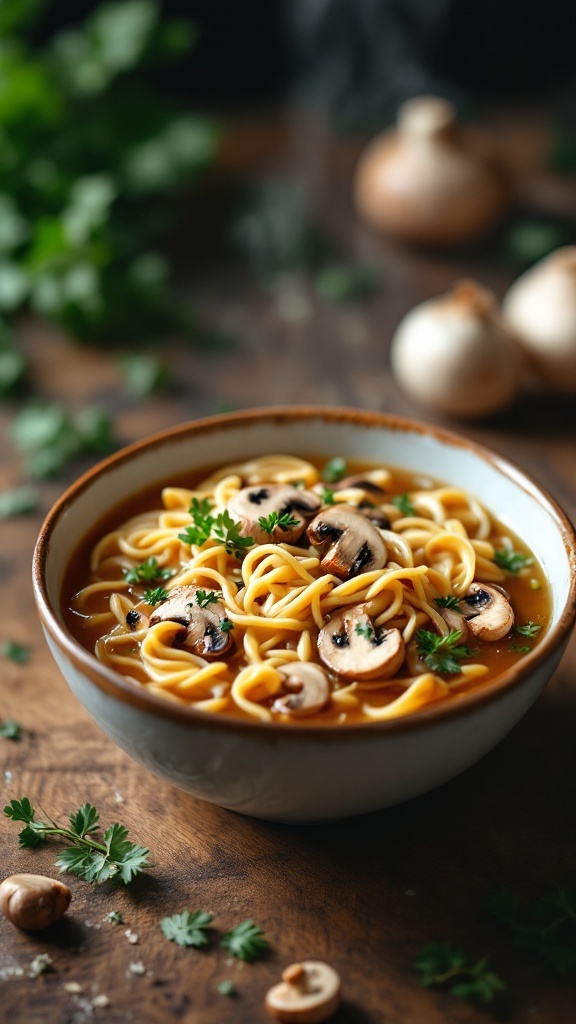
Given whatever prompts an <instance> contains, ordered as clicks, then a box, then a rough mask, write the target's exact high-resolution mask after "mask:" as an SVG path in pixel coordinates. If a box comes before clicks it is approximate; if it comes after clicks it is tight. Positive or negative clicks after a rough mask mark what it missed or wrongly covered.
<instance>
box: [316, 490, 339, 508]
mask: <svg viewBox="0 0 576 1024" xmlns="http://www.w3.org/2000/svg"><path fill="white" fill-rule="evenodd" d="M320 497H321V499H322V504H323V505H335V504H336V499H335V497H334V491H333V490H332V488H331V487H323V488H322V493H321V495H320Z"/></svg>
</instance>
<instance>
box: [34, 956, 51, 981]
mask: <svg viewBox="0 0 576 1024" xmlns="http://www.w3.org/2000/svg"><path fill="white" fill-rule="evenodd" d="M53 970H54V967H53V961H52V957H51V956H48V953H39V954H38V956H36V957H34V959H33V961H32V963H31V964H30V977H31V978H37V977H38V976H39V975H40V974H48V973H49V971H53Z"/></svg>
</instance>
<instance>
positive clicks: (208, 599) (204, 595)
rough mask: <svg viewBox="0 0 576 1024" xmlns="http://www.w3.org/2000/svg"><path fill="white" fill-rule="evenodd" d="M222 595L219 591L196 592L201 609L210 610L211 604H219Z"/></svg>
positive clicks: (197, 602)
mask: <svg viewBox="0 0 576 1024" xmlns="http://www.w3.org/2000/svg"><path fill="white" fill-rule="evenodd" d="M221 597H222V594H221V592H220V591H219V590H200V588H198V590H197V591H196V604H197V605H198V607H199V608H208V606H209V605H211V604H217V603H218V601H219V599H220V598H221Z"/></svg>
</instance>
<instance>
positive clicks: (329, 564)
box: [306, 504, 388, 580]
mask: <svg viewBox="0 0 576 1024" xmlns="http://www.w3.org/2000/svg"><path fill="white" fill-rule="evenodd" d="M306 535H307V537H308V540H309V541H310V543H311V544H314V546H315V547H317V548H318V550H319V552H320V558H321V564H322V568H323V569H325V570H326V572H329V573H332V575H333V576H337V577H338V579H340V580H349V579H351V578H352V577H353V576H358V574H359V573H361V572H370V571H372V570H373V569H382V568H383V567H384V566H385V565H386V559H387V557H388V552H387V548H386V544H385V541H384V539H383V537H382V535H381V534H380V533H379V532H378V530H377V529H376V527H375V526H373V525H372V523H370V522H369V521H368V519H367V518H366V516H365V515H363V513H362V512H359V511H358V509H356V508H354V507H353V506H352V505H345V504H341V505H331V506H330V507H329V508H325V509H323V510H322V512H320V513H319V515H317V516H316V517H315V518H314V519H313V520H312V522H311V523H310V525H309V527H308V529H307V531H306Z"/></svg>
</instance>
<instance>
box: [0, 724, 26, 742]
mask: <svg viewBox="0 0 576 1024" xmlns="http://www.w3.org/2000/svg"><path fill="white" fill-rule="evenodd" d="M0 736H2V737H3V738H4V739H5V740H19V739H20V738H21V736H22V730H21V728H20V726H19V725H18V722H14V721H12V719H7V720H6V721H5V722H3V723H2V725H0Z"/></svg>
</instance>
